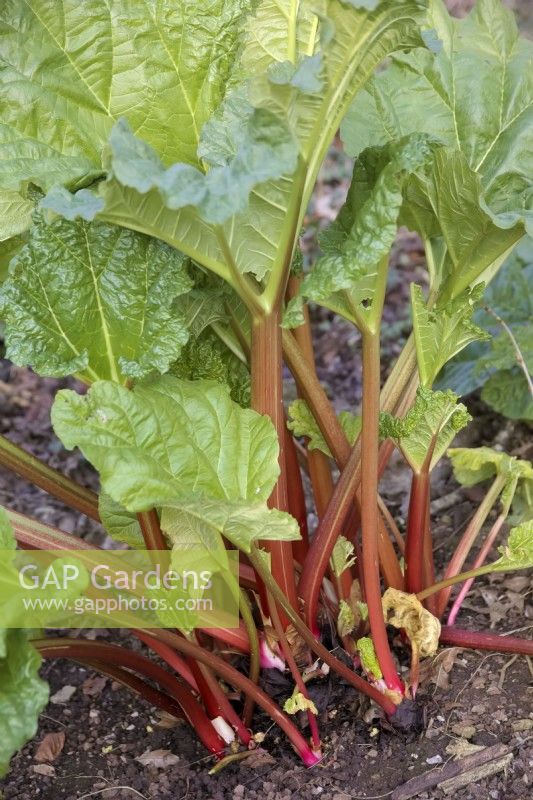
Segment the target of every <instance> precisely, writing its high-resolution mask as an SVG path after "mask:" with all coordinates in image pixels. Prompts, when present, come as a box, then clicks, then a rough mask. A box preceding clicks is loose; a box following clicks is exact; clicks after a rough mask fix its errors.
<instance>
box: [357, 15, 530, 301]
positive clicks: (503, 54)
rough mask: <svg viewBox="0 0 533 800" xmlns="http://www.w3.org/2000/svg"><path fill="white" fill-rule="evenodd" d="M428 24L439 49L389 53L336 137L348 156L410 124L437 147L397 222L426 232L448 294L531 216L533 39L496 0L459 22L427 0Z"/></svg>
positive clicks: (490, 268)
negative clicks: (522, 36) (389, 61)
mask: <svg viewBox="0 0 533 800" xmlns="http://www.w3.org/2000/svg"><path fill="white" fill-rule="evenodd" d="M429 22H430V24H431V25H432V26H433V28H434V30H435V32H436V34H437V36H438V38H439V39H440V41H441V42H442V48H441V49H440V52H438V53H437V54H435V53H432V52H430V51H428V50H422V49H418V50H416V51H413V52H412V53H411V54H409V55H405V56H404V55H399V56H396V57H395V58H394V60H393V63H392V65H391V66H390V67H389V68H388V69H387V70H385V71H384V72H382V73H379V74H378V75H376V76H375V77H374V78H373V80H372V81H371V82H370V83H369V84H368V87H367V89H366V90H365V91H364V92H363V93H361V95H360V96H359V97H358V98H357V99H356V101H355V103H354V105H353V106H352V108H351V110H350V112H349V113H348V115H347V117H346V120H345V122H344V124H343V129H342V135H343V140H344V142H345V144H346V146H347V149H348V150H349V152H350V153H351V154H353V155H356V154H357V153H359V152H361V151H362V150H364V148H365V147H367V146H368V145H369V144H373V145H375V144H379V143H384V142H387V141H390V140H391V139H395V138H399V137H401V136H405V135H407V134H410V133H413V132H426V133H428V134H430V135H433V136H436V137H437V138H439V139H440V140H441V141H442V142H443V144H444V145H445V146H444V148H443V149H442V150H441V151H439V153H438V154H437V155H436V158H435V163H434V165H433V167H432V168H431V169H430V170H428V171H426V173H425V174H424V175H422V176H419V178H417V179H416V180H414V181H413V182H412V183H411V184H410V186H409V188H408V190H407V192H406V195H407V197H406V208H405V220H404V221H405V222H406V224H409V225H410V226H411V227H413V228H415V229H417V230H419V231H420V233H421V234H422V235H423V237H424V238H425V239H426V241H427V243H428V249H429V254H430V262H432V263H430V266H431V267H432V271H433V273H434V274H433V276H432V277H433V282H434V288H436V287H437V285H439V284H440V283H444V284H445V285H444V289H443V291H444V292H445V294H446V296H447V297H448V298H449V297H453V296H456V295H457V294H459V293H461V291H463V290H464V289H465V288H466V287H467V286H468V285H469V284H471V283H472V282H475V281H477V280H479V279H485V280H487V279H489V278H490V277H491V275H492V273H493V272H494V271H495V270H496V269H497V268H498V266H499V265H500V264H501V262H502V260H503V258H504V257H505V255H506V253H507V252H508V251H509V249H510V248H511V247H512V246H513V244H514V243H515V242H516V241H517V240H518V239H519V238H520V237H521V236H522V235H523V231H524V224H528V225H531V224H533V183H532V175H533V163H532V160H531V153H532V152H533V124H532V121H533V81H532V80H531V74H532V71H531V63H532V57H533V43H531V42H529V41H527V40H525V39H520V38H519V36H518V32H517V29H516V24H515V22H514V19H513V16H512V13H511V12H510V11H508V10H507V9H505V8H504V6H503V5H502V3H501V2H499V0H479V2H478V4H477V6H476V8H475V10H474V11H473V12H472V14H471V15H470V16H469V17H468V18H467V19H464V20H456V19H452V18H451V17H450V16H449V15H448V13H447V11H446V9H445V7H444V5H443V3H442V2H441V0H431V2H430V12H429ZM443 243H444V245H445V252H444V258H442V255H443V254H442V244H443ZM439 258H440V259H441V262H442V263H441V265H440V266H439V265H438V263H437V262H438V260H439ZM483 272H485V273H486V274H485V276H483ZM482 276H483V277H482Z"/></svg>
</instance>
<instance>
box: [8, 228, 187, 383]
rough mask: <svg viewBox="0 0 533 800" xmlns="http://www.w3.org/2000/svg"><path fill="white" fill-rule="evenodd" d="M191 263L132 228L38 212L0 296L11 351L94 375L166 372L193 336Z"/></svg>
mask: <svg viewBox="0 0 533 800" xmlns="http://www.w3.org/2000/svg"><path fill="white" fill-rule="evenodd" d="M184 261H185V259H184V257H183V256H182V255H181V254H180V253H178V252H176V251H175V250H173V249H172V248H170V247H168V246H167V245H165V244H163V243H162V242H159V241H157V240H155V239H151V238H149V237H147V236H143V235H142V234H139V233H136V232H134V231H128V230H125V229H124V228H119V227H117V226H114V225H107V224H104V223H100V222H94V223H86V222H83V221H78V222H67V221H66V220H62V219H56V220H55V221H54V222H52V223H50V224H47V223H46V221H45V220H44V219H43V217H42V215H41V214H39V215H37V220H36V224H35V225H34V227H33V228H32V230H31V235H30V240H29V242H28V244H27V245H26V246H25V247H24V248H23V250H22V251H21V252H20V253H19V255H18V256H17V257H16V259H15V260H14V261H12V264H11V268H10V275H9V278H8V280H7V281H6V283H5V284H4V286H3V288H2V290H1V294H0V308H1V313H2V316H3V318H4V319H5V322H6V332H5V340H6V353H7V356H8V358H10V359H11V360H12V361H14V362H15V363H17V364H20V365H21V366H26V365H29V366H31V367H32V368H33V369H35V371H36V372H38V373H39V374H41V375H52V376H56V377H59V376H63V375H70V374H77V375H78V376H79V377H81V378H82V379H83V380H86V381H88V382H92V381H95V380H99V379H107V378H109V379H112V380H115V381H121V382H125V381H126V380H127V379H128V378H140V377H143V376H144V375H146V374H148V373H149V372H150V371H151V370H156V371H158V372H165V371H166V370H168V368H169V366H170V364H171V363H172V362H173V361H174V360H175V359H176V358H177V356H178V355H179V353H180V350H181V347H182V345H183V344H184V343H185V342H186V341H187V331H186V328H185V321H184V318H183V317H182V316H181V315H180V314H179V313H177V312H176V311H175V310H174V308H173V303H174V300H175V298H176V297H177V296H179V295H181V294H183V293H184V292H186V291H188V289H189V288H190V286H191V281H190V279H189V277H188V275H187V271H186V269H185V263H184Z"/></svg>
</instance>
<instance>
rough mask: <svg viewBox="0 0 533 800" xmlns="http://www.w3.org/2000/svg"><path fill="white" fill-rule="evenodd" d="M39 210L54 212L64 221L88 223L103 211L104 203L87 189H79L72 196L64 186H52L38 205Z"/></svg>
mask: <svg viewBox="0 0 533 800" xmlns="http://www.w3.org/2000/svg"><path fill="white" fill-rule="evenodd" d="M39 207H40V208H45V209H47V210H49V211H55V213H56V214H59V215H60V216H61V217H65V219H69V220H74V219H78V218H81V219H84V220H85V221H86V222H90V221H91V220H93V219H94V218H95V216H96V215H97V214H98V213H99V212H100V211H103V210H104V207H105V202H104V200H103V199H102V198H101V197H98V195H96V194H95V193H94V192H91V191H89V189H79V190H78V191H77V192H75V193H74V194H73V193H72V192H69V191H68V190H67V189H65V187H64V186H54V187H52V189H50V191H49V192H48V194H47V195H46V196H45V197H43V199H42V200H41V201H40V203H39Z"/></svg>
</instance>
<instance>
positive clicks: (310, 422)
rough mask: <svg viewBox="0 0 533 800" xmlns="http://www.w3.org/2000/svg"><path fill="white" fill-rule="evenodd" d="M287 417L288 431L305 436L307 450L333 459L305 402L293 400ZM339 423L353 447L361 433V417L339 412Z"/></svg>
mask: <svg viewBox="0 0 533 800" xmlns="http://www.w3.org/2000/svg"><path fill="white" fill-rule="evenodd" d="M288 416H289V421H288V422H287V427H288V429H289V430H290V431H292V432H293V434H294V435H295V436H305V437H306V438H307V439H308V442H307V448H308V450H320V451H321V452H322V453H325V454H326V455H327V456H329V457H330V458H333V456H332V454H331V450H330V449H329V447H328V445H327V444H326V440H325V439H324V437H323V435H322V431H321V430H320V428H319V427H318V423H317V422H316V420H315V418H314V416H313V413H312V411H311V409H310V408H309V406H308V405H307V403H306V402H305V400H294V402H292V403H291V405H290V406H289V414H288ZM339 422H340V424H341V427H342V429H343V431H344V433H345V435H346V438H347V440H348V442H349V443H350V444H351V445H353V444H354V443H355V440H356V439H357V437H358V436H359V434H360V432H361V417H359V416H356V415H355V414H352V413H351V412H350V411H341V412H340V414H339Z"/></svg>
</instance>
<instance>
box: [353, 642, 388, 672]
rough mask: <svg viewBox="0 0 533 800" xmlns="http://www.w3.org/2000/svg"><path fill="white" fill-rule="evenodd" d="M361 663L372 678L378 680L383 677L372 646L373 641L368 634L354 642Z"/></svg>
mask: <svg viewBox="0 0 533 800" xmlns="http://www.w3.org/2000/svg"><path fill="white" fill-rule="evenodd" d="M356 645H357V651H358V653H359V658H360V659H361V665H362V667H363V669H364V671H365V672H366V673H368V674H369V675H370V676H371V677H372V679H373V680H376V681H379V680H381V678H382V677H383V673H382V672H381V667H380V666H379V661H378V657H377V655H376V650H375V647H374V642H373V641H372V639H371V638H370V637H369V636H363V637H361V639H358V640H357V642H356Z"/></svg>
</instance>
